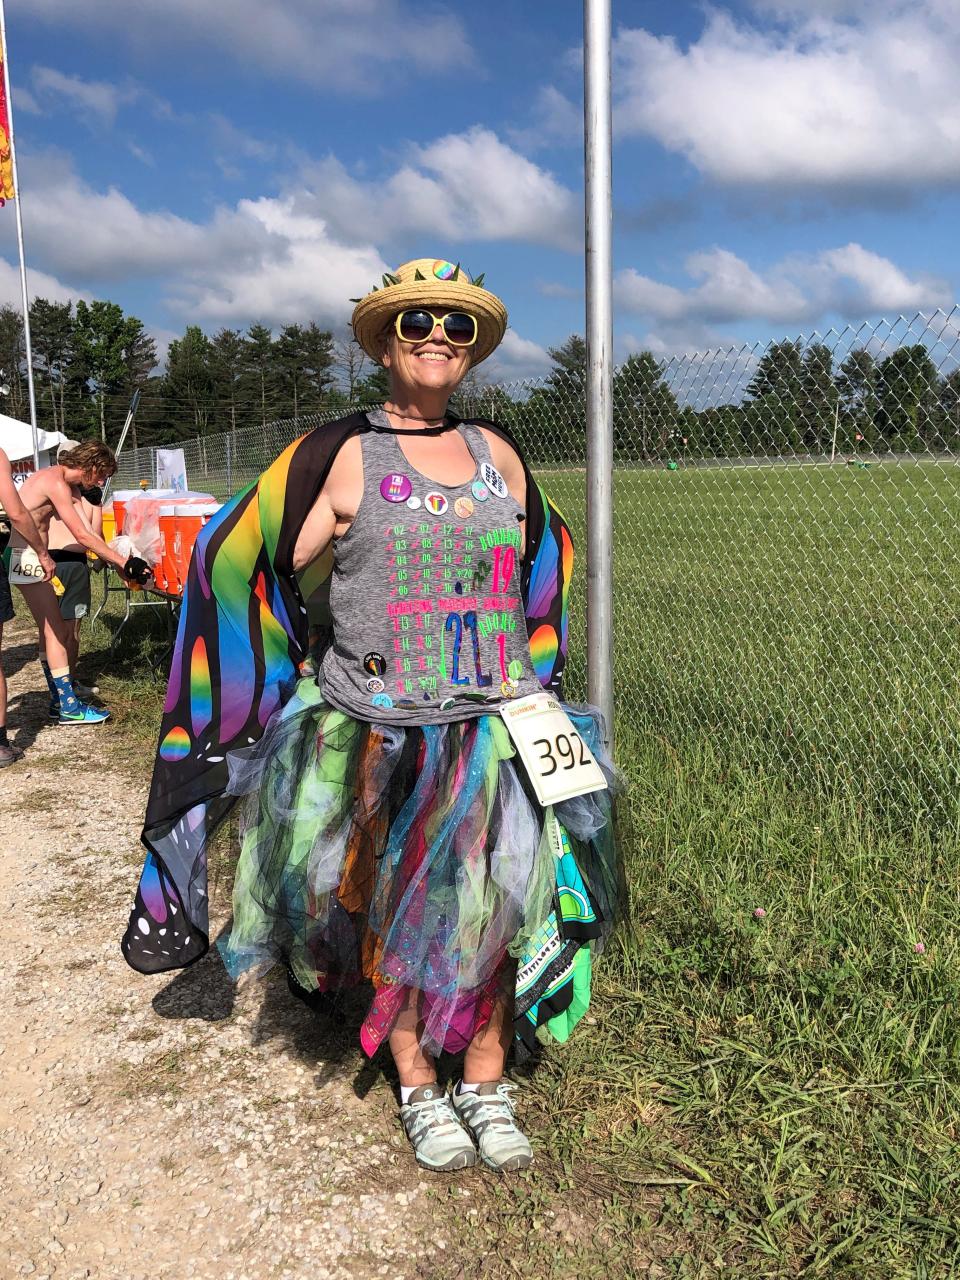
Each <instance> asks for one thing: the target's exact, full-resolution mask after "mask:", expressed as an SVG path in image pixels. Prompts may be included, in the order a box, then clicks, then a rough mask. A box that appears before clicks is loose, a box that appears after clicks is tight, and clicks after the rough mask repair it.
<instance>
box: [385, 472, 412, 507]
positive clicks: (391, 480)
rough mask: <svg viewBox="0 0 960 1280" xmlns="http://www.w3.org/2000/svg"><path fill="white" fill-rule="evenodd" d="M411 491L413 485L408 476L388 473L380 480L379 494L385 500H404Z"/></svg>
mask: <svg viewBox="0 0 960 1280" xmlns="http://www.w3.org/2000/svg"><path fill="white" fill-rule="evenodd" d="M411 493H413V485H412V484H411V483H410V477H409V476H403V475H397V474H393V475H389V476H384V477H383V479H382V480H381V481H380V496H381V498H386V500H387V502H406V500H407V499H408V498H409V497H410V495H411Z"/></svg>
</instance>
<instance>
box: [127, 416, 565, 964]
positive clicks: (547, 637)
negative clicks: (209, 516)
mask: <svg viewBox="0 0 960 1280" xmlns="http://www.w3.org/2000/svg"><path fill="white" fill-rule="evenodd" d="M483 425H484V426H486V427H489V428H490V429H491V430H493V431H495V432H497V434H498V435H501V436H502V437H503V438H504V439H505V440H507V441H508V442H509V443H510V444H511V445H512V446H513V447H514V448H517V446H516V443H515V441H513V439H512V438H511V437H510V436H509V435H508V434H507V432H505V431H504V430H503V429H502V428H501V427H498V426H497V425H496V424H495V423H488V422H485V423H483ZM370 429H371V427H370V424H369V422H368V420H367V418H366V416H365V415H364V414H360V413H358V414H352V415H350V416H349V417H346V418H342V419H340V420H339V421H338V422H332V423H328V424H327V425H325V426H323V427H318V428H317V429H316V430H315V431H312V432H310V434H309V435H306V436H303V437H301V439H299V440H296V441H294V443H293V444H291V445H290V446H289V448H287V449H286V450H284V452H283V453H282V454H281V455H280V457H279V458H278V459H277V460H276V462H274V463H273V465H272V466H271V467H269V468H268V469H267V470H266V471H265V472H264V473H263V475H262V476H261V477H260V479H259V480H257V481H256V482H255V483H253V484H252V485H250V486H249V487H248V488H247V489H244V490H243V492H241V493H239V494H237V495H236V497H234V498H233V499H232V500H231V501H230V502H228V503H227V504H226V505H225V506H224V507H223V508H222V509H221V510H220V511H219V512H218V514H217V515H216V516H215V517H214V519H213V520H211V521H210V523H209V524H208V525H207V526H206V527H205V528H204V530H203V531H202V532H201V534H200V537H199V538H198V540H197V545H196V549H195V551H194V555H193V559H192V561H191V564H190V572H189V575H188V580H187V586H186V589H185V591H184V596H183V603H182V606H181V610H180V625H179V628H178V632H177V641H176V646H175V648H174V653H173V659H172V662H171V666H170V680H169V684H168V687H167V697H166V702H165V704H164V711H163V720H162V722H161V728H160V742H159V746H158V749H157V757H156V762H155V765H154V772H153V781H152V783H151V787H150V798H149V800H148V803H147V815H146V821H145V823H144V828H143V833H142V836H141V839H142V841H143V844H144V846H145V848H146V850H147V856H146V861H145V863H144V867H143V872H142V874H141V876H140V883H139V886H138V888H137V893H136V898H135V900H134V905H133V910H132V911H131V913H130V921H129V924H128V925H127V930H126V932H125V934H124V936H123V940H122V942H121V949H122V951H123V955H124V957H125V959H126V960H127V962H128V964H130V965H131V966H132V967H133V968H134V969H137V970H139V971H140V972H142V973H158V972H161V971H163V970H166V969H177V968H182V967H184V966H185V965H188V964H192V963H193V962H194V961H195V960H199V959H200V957H201V956H202V955H204V954H205V952H206V951H207V949H208V947H209V915H208V909H207V854H208V849H209V844H210V840H211V838H212V837H213V834H214V832H215V831H216V829H217V827H218V826H219V825H220V823H221V822H222V821H223V819H224V818H225V817H226V815H227V813H228V812H229V810H230V808H231V806H232V804H233V797H231V796H229V795H227V794H226V791H227V783H228V767H227V759H226V758H227V755H228V754H229V753H230V752H231V751H237V750H240V749H242V748H244V747H248V746H251V745H252V744H253V743H255V742H257V741H258V740H259V738H260V737H261V735H262V734H263V731H264V728H265V726H266V724H267V722H268V720H269V719H270V717H271V716H272V715H273V713H274V712H275V711H276V710H277V708H278V707H280V706H281V705H282V704H283V703H284V702H286V700H287V699H288V698H289V697H290V695H291V693H292V692H293V689H294V687H295V685H296V682H297V679H298V675H299V668H300V664H301V663H302V662H303V660H304V658H305V657H306V656H307V644H308V636H307V611H306V606H305V603H304V599H305V598H309V597H310V596H311V595H312V594H313V592H314V591H315V590H316V589H317V587H319V586H320V584H321V583H322V581H323V580H324V578H326V577H328V576H329V573H330V567H331V563H332V557H330V556H329V555H328V556H326V557H321V559H320V560H318V561H317V562H316V563H315V564H314V565H312V566H311V567H310V569H309V570H308V571H307V572H306V573H305V574H303V575H301V576H300V580H299V581H298V577H297V575H295V574H294V570H293V550H294V546H295V544H296V541H297V536H298V535H299V532H300V529H301V527H302V526H303V522H304V520H305V519H306V516H307V513H308V512H309V511H310V509H311V507H312V506H313V504H314V502H315V501H316V498H317V495H318V494H319V492H320V489H321V488H322V486H323V483H324V480H325V479H326V476H327V472H328V471H329V469H330V465H331V463H332V462H333V459H334V457H335V456H336V453H337V450H338V449H339V448H340V446H341V445H342V444H343V442H344V440H346V439H347V438H348V437H349V436H351V435H354V434H356V433H357V432H360V431H365V430H370ZM518 453H519V450H518ZM521 456H522V455H521ZM524 469H525V470H526V474H527V539H526V553H525V558H524V564H523V573H522V577H521V589H522V593H523V601H524V612H525V614H526V619H527V632H528V635H529V639H530V652H531V656H532V658H533V663H534V668H535V670H536V672H537V675H538V677H539V679H540V681H541V683H542V684H543V685H544V687H545V688H549V689H553V690H554V691H556V692H558V693H559V691H560V685H561V679H562V676H563V668H564V664H565V661H566V651H567V593H568V589H569V584H570V575H571V571H572V568H573V542H572V540H571V537H570V531H569V529H568V528H567V525H566V523H565V522H564V520H563V518H562V517H561V515H560V513H559V512H558V511H557V509H556V507H554V506H553V504H552V503H551V502H550V500H549V499H548V498H547V496H546V494H545V493H544V492H543V490H542V489H541V488H540V486H539V485H538V484H537V482H536V481H535V480H534V478H533V476H532V475H531V473H530V470H529V468H528V467H527V466H526V463H524Z"/></svg>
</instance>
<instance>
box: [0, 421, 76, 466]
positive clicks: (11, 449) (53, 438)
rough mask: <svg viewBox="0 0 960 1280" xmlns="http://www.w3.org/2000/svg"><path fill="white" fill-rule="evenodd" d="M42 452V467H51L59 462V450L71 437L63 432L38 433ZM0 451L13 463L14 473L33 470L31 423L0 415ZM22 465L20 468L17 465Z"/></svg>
mask: <svg viewBox="0 0 960 1280" xmlns="http://www.w3.org/2000/svg"><path fill="white" fill-rule="evenodd" d="M37 437H38V441H37V443H38V446H39V450H40V466H41V467H50V466H53V464H54V463H55V462H56V460H57V449H58V448H59V446H60V445H61V444H63V442H64V441H65V440H68V439H69V436H65V435H64V434H63V432H62V431H38V432H37ZM0 449H2V450H3V451H4V453H5V454H6V455H7V457H8V458H9V459H10V461H11V462H12V463H14V472H18V473H21V474H22V473H25V472H30V471H32V470H33V432H32V431H31V430H30V423H29V422H21V421H20V420H19V418H8V417H7V415H6V414H5V413H0ZM17 463H20V465H19V466H17V465H16V464H17Z"/></svg>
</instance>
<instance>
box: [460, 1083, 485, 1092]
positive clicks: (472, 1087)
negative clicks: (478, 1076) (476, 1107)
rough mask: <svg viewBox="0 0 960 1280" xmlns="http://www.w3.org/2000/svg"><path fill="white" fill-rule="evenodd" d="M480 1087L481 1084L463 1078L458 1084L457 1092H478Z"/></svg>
mask: <svg viewBox="0 0 960 1280" xmlns="http://www.w3.org/2000/svg"><path fill="white" fill-rule="evenodd" d="M482 1083H483V1082H482V1081H481V1084H482ZM479 1088H480V1085H479V1084H467V1082H466V1080H461V1081H460V1083H459V1084H458V1085H457V1093H458V1094H459V1093H476V1092H477V1090H478V1089H479Z"/></svg>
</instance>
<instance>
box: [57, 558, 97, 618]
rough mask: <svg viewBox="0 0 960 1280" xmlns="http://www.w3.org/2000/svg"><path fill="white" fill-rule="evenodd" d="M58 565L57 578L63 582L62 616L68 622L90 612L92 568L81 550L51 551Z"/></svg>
mask: <svg viewBox="0 0 960 1280" xmlns="http://www.w3.org/2000/svg"><path fill="white" fill-rule="evenodd" d="M50 554H51V555H52V556H53V558H54V561H55V562H56V566H57V574H56V576H57V578H58V579H59V580H60V582H61V583H62V584H63V595H62V596H59V597H58V600H59V604H60V616H61V618H64V619H65V620H66V621H67V622H74V621H76V619H78V618H85V617H86V616H87V614H88V613H89V612H90V570H89V568H88V567H87V557H86V555H84V554H83V553H82V552H79V551H51V552H50Z"/></svg>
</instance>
